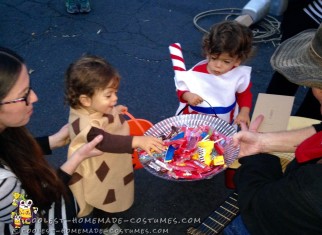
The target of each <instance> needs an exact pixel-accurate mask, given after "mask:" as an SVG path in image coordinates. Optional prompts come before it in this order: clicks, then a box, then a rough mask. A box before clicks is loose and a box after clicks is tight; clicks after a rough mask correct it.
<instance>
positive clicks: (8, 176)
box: [0, 167, 87, 235]
mask: <svg viewBox="0 0 322 235" xmlns="http://www.w3.org/2000/svg"><path fill="white" fill-rule="evenodd" d="M58 174H59V176H60V177H61V178H62V179H63V180H64V182H66V180H67V181H68V180H69V178H70V176H69V175H67V174H66V173H64V172H63V171H61V170H58ZM15 192H18V193H20V194H24V190H23V189H22V187H21V182H20V181H19V179H18V178H17V177H16V176H15V175H14V174H13V173H12V172H11V171H10V169H8V168H7V167H2V168H0V234H4V235H10V234H21V235H29V234H50V235H56V234H64V235H67V234H70V233H76V234H82V233H83V232H84V234H87V232H85V231H83V229H81V227H80V224H79V219H77V218H76V214H77V211H76V210H77V205H76V203H75V201H74V200H73V199H72V200H70V201H68V203H66V202H65V200H64V199H63V198H62V199H61V201H60V202H54V203H53V204H52V206H51V208H50V209H49V210H48V211H46V212H42V214H44V216H43V217H42V218H36V219H35V220H34V222H35V223H32V224H31V225H24V226H23V227H21V229H20V230H17V231H16V232H15V231H14V229H13V226H12V219H11V212H12V211H14V210H15V209H16V207H15V206H13V205H12V202H13V196H12V195H13V193H15ZM70 196H71V195H70ZM70 198H72V197H70ZM72 231H73V232H72Z"/></svg>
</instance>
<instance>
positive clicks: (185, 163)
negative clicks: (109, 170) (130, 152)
mask: <svg viewBox="0 0 322 235" xmlns="http://www.w3.org/2000/svg"><path fill="white" fill-rule="evenodd" d="M235 133H236V129H235V128H234V127H233V126H232V125H230V124H229V123H227V122H225V121H224V120H222V119H220V118H217V117H213V116H210V115H202V114H186V115H178V116H174V117H170V118H167V119H165V120H163V121H161V122H158V123H157V124H155V125H153V126H152V127H151V128H150V129H148V130H147V132H145V134H144V135H148V136H155V137H159V138H162V139H163V141H164V144H165V146H166V150H165V151H163V152H162V153H161V154H160V153H153V156H152V157H151V156H149V155H147V154H146V153H145V152H144V151H139V159H140V162H141V163H142V165H143V167H144V168H145V169H146V170H147V171H148V172H150V173H151V174H153V175H155V176H157V177H160V178H163V179H166V180H173V181H196V180H202V179H210V178H212V177H213V176H215V175H217V174H218V173H220V172H222V171H223V170H225V169H226V168H227V167H228V166H229V165H231V164H232V163H233V162H234V160H235V159H236V158H237V157H238V153H239V147H234V146H233V145H232V141H231V137H232V135H233V134H235Z"/></svg>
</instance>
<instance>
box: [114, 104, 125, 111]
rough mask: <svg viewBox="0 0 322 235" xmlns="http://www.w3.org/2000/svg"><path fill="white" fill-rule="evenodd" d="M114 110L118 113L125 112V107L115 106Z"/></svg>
mask: <svg viewBox="0 0 322 235" xmlns="http://www.w3.org/2000/svg"><path fill="white" fill-rule="evenodd" d="M115 108H116V110H117V111H118V112H119V113H123V112H127V107H126V106H124V105H121V104H120V105H116V106H115Z"/></svg>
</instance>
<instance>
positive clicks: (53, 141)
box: [48, 124, 70, 150]
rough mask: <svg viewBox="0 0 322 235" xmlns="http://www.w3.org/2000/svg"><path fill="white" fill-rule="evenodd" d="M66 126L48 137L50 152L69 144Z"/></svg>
mask: <svg viewBox="0 0 322 235" xmlns="http://www.w3.org/2000/svg"><path fill="white" fill-rule="evenodd" d="M68 125H69V124H65V125H64V126H63V127H62V128H60V130H59V131H58V132H56V133H55V134H53V135H50V136H49V137H48V139H49V147H50V149H51V150H53V149H55V148H59V147H63V146H65V145H66V144H68V143H69V142H70V138H69V130H68Z"/></svg>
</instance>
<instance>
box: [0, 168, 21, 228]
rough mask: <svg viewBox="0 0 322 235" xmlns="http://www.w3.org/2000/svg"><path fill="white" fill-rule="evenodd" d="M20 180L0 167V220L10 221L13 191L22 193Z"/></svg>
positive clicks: (12, 208) (12, 207) (12, 209)
mask: <svg viewBox="0 0 322 235" xmlns="http://www.w3.org/2000/svg"><path fill="white" fill-rule="evenodd" d="M22 191H23V190H22V188H21V182H20V181H19V180H18V179H17V177H16V176H15V175H14V174H13V173H12V172H11V171H9V170H7V169H4V168H0V222H4V223H11V221H12V220H11V212H12V211H14V209H15V208H16V207H15V206H13V205H12V201H13V195H12V194H13V193H14V192H17V193H22Z"/></svg>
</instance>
